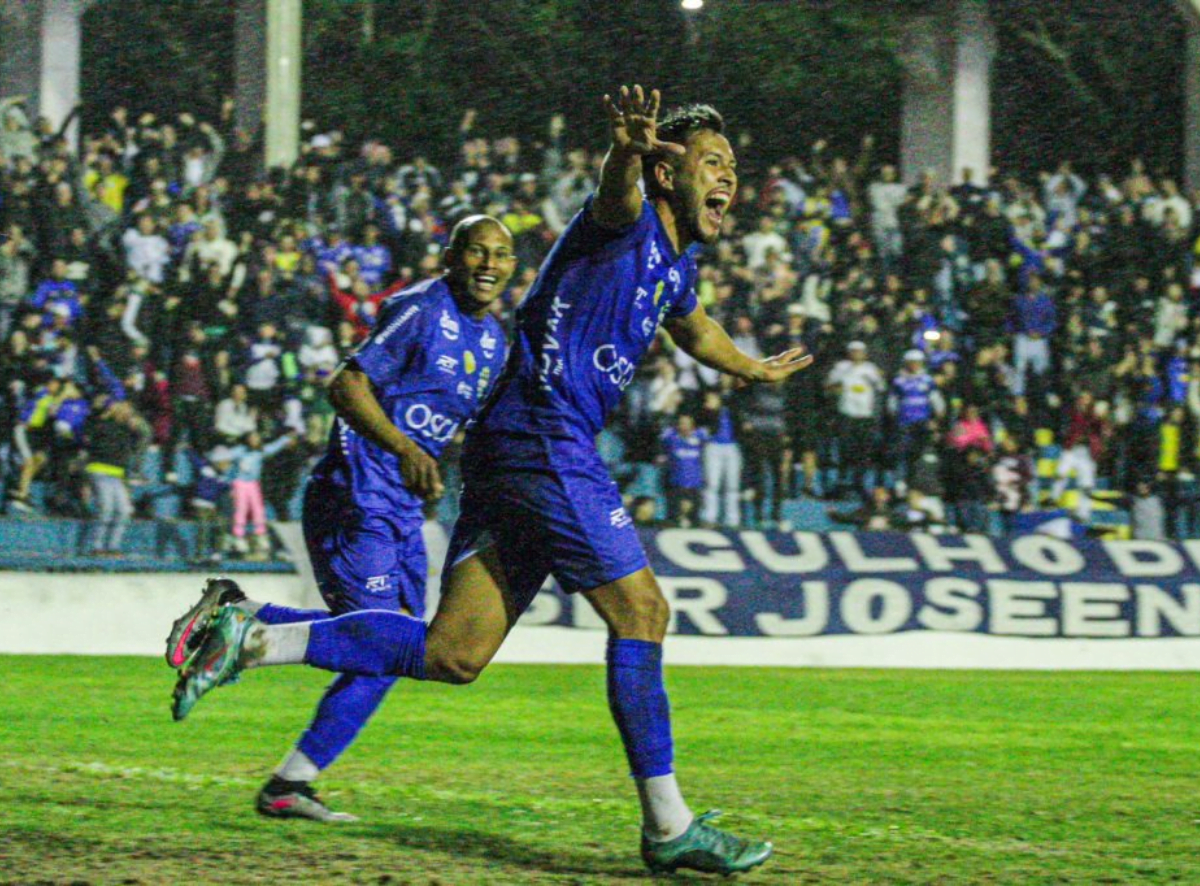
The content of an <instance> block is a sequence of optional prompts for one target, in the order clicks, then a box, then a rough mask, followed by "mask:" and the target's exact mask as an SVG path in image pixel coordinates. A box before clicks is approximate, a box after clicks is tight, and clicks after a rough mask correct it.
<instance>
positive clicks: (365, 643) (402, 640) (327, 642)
mask: <svg viewBox="0 0 1200 886" xmlns="http://www.w3.org/2000/svg"><path fill="white" fill-rule="evenodd" d="M266 630H270V629H269V628H267V629H266ZM426 630H427V626H426V624H425V622H423V621H421V620H420V619H419V618H412V617H411V616H408V615H401V614H400V613H399V612H385V611H383V610H378V609H370V610H367V611H365V612H352V613H350V614H349V615H339V616H338V617H337V618H327V619H324V620H322V621H315V622H313V623H312V624H311V625H310V626H309V634H308V646H307V648H306V650H305V652H304V662H305V664H310V665H312V666H313V667H316V668H324V669H325V670H327V671H337V672H338V673H343V674H356V675H359V676H363V677H387V676H395V677H412V678H413V679H415V680H424V679H425V632H426Z"/></svg>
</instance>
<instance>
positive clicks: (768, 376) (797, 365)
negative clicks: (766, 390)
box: [754, 348, 813, 384]
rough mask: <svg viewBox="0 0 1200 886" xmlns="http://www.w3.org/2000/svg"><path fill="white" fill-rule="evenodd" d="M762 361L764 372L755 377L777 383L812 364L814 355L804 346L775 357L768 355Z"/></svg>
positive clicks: (760, 380)
mask: <svg viewBox="0 0 1200 886" xmlns="http://www.w3.org/2000/svg"><path fill="white" fill-rule="evenodd" d="M759 362H760V365H761V367H762V369H761V372H762V374H761V375H760V376H759V377H758V378H756V379H754V381H756V382H764V383H766V384H775V383H777V382H781V381H785V380H786V379H789V378H791V377H792V376H793V375H795V374H796V373H797V372H799V371H800V370H801V369H807V368H808V367H809V366H812V362H813V357H812V354H810V353H808V351H806V350H805V349H804V348H792V349H791V350H788V351H784V352H783V353H782V354H776V355H775V356H774V357H767V358H765V359H763V360H761V361H759Z"/></svg>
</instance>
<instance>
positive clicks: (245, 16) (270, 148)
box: [234, 0, 304, 166]
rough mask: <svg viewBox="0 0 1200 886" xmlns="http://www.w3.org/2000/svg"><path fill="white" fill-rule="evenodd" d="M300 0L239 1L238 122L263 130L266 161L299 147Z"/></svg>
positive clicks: (286, 158) (288, 160) (292, 156)
mask: <svg viewBox="0 0 1200 886" xmlns="http://www.w3.org/2000/svg"><path fill="white" fill-rule="evenodd" d="M303 18H304V13H303V6H302V2H301V0H238V4H237V19H236V24H235V25H234V31H235V33H236V35H237V38H236V50H235V58H234V80H235V97H236V100H237V125H238V126H239V127H241V128H243V129H245V130H246V131H247V132H252V133H257V132H258V131H259V130H260V129H263V130H264V132H263V147H264V152H265V157H264V159H265V161H266V165H267V166H291V165H292V163H294V162H295V160H296V157H297V156H298V155H299V151H300V72H301V67H302V64H301V63H302V61H303V59H302V46H301V32H302V23H303Z"/></svg>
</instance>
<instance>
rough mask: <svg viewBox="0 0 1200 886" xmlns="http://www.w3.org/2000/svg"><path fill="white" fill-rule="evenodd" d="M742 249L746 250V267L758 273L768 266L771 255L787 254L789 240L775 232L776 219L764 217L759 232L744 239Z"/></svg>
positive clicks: (760, 219)
mask: <svg viewBox="0 0 1200 886" xmlns="http://www.w3.org/2000/svg"><path fill="white" fill-rule="evenodd" d="M742 249H744V250H746V267H748V268H749V269H750V270H752V271H757V270H758V269H759V268H762V267H765V266H766V264H767V255H768V254H769V253H771V252H774V253H775V254H776V255H783V254H784V253H786V252H787V240H785V239H783V235H782V234H780V233H779V232H778V231H777V230H775V219H773V218H771V216H769V215H764V216H762V217H761V218H759V220H758V230H757V231H755V232H754V233H752V234H747V235H746V236H745V237H743V238H742Z"/></svg>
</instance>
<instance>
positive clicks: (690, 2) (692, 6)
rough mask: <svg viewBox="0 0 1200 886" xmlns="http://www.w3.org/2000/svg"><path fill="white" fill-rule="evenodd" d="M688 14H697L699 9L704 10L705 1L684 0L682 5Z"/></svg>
mask: <svg viewBox="0 0 1200 886" xmlns="http://www.w3.org/2000/svg"><path fill="white" fill-rule="evenodd" d="M679 5H680V6H682V7H683V8H684V9H686V10H687V11H688V12H695V11H696V10H697V9H703V8H704V0H683V2H682V3H681V4H679Z"/></svg>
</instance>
